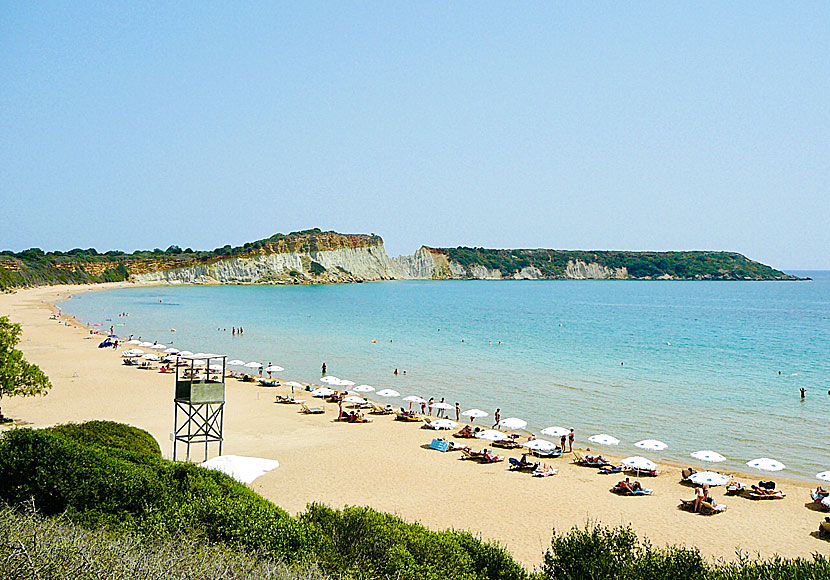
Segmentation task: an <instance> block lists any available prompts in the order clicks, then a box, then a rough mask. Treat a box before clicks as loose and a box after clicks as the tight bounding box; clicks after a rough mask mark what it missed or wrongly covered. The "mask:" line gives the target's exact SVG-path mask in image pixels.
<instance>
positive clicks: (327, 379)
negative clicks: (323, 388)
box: [320, 375, 340, 385]
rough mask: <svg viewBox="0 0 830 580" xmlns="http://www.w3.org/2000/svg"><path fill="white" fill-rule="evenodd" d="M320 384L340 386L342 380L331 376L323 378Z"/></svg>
mask: <svg viewBox="0 0 830 580" xmlns="http://www.w3.org/2000/svg"><path fill="white" fill-rule="evenodd" d="M320 382H321V383H326V384H329V385H339V384H340V379H338V378H337V377H335V376H334V375H329V376H327V377H323V378H322V379H320Z"/></svg>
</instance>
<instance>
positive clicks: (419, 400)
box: [403, 395, 427, 404]
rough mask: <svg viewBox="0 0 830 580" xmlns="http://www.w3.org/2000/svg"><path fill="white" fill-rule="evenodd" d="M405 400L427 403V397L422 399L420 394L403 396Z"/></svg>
mask: <svg viewBox="0 0 830 580" xmlns="http://www.w3.org/2000/svg"><path fill="white" fill-rule="evenodd" d="M403 400H404V401H409V402H410V403H419V404H420V403H426V402H427V401H426V399H422V398H421V397H419V396H418V395H409V396H408V397H404V398H403Z"/></svg>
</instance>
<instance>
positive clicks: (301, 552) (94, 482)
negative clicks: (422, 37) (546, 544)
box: [0, 422, 830, 580]
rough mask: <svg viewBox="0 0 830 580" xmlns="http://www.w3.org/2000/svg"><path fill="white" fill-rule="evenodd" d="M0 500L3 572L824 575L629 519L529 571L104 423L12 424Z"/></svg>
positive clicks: (802, 563)
mask: <svg viewBox="0 0 830 580" xmlns="http://www.w3.org/2000/svg"><path fill="white" fill-rule="evenodd" d="M3 503H4V504H6V505H8V506H12V507H11V508H5V509H0V578H5V577H9V578H12V577H14V578H19V577H24V578H25V577H33V578H34V577H42V578H63V577H73V578H74V577H80V578H85V577H95V578H98V577H107V578H122V577H123V578H127V577H148V578H158V577H162V576H163V577H171V578H178V577H181V578H185V577H187V578H209V577H224V578H255V577H260V578H284V579H286V580H293V579H297V580H304V579H307V578H314V579H316V578H322V577H331V578H334V577H337V578H354V579H373V578H379V579H380V578H382V579H395V580H566V579H567V580H583V579H584V580H589V579H590V580H605V579H608V580H618V579H619V580H622V579H626V580H629V579H634V580H638V579H643V580H645V579H655V580H659V579H664V578H665V579H676V578H682V579H683V580H696V579H701V580H755V579H758V580H760V579H762V578H763V579H772V580H785V579H787V580H789V579H799V580H801V579H805V580H806V579H810V580H812V579H819V578H830V561H828V559H827V558H825V557H823V556H819V555H816V556H815V557H814V558H813V559H812V560H804V559H795V560H784V559H773V560H768V561H761V562H758V561H751V560H749V559H748V558H746V559H742V560H739V561H738V562H736V563H732V564H710V563H708V562H707V561H705V560H704V559H703V558H702V557H701V555H700V554H699V553H698V552H697V551H696V550H690V549H686V548H677V547H671V548H665V549H655V548H653V547H651V546H650V545H649V544H648V543H647V542H645V541H641V540H639V539H638V538H637V537H636V535H635V534H634V533H633V532H632V531H631V530H630V529H629V528H624V527H621V528H605V527H602V526H586V527H585V528H584V529H572V530H570V531H569V532H568V533H566V534H558V533H554V536H553V540H552V542H551V547H550V549H549V550H548V551H547V553H546V554H545V556H544V564H543V565H542V567H541V568H540V569H539V570H537V571H534V572H532V573H529V572H527V571H526V570H525V569H524V568H522V567H521V566H520V565H519V564H517V563H516V561H515V560H514V559H513V558H512V557H511V556H510V555H509V554H508V553H507V552H506V551H505V550H503V549H502V548H501V547H499V546H498V545H495V544H490V543H486V542H482V541H481V540H480V539H479V538H476V537H475V536H473V535H471V534H469V533H465V532H455V531H444V532H433V531H431V530H429V529H427V528H425V527H423V526H421V525H419V524H411V523H406V522H404V521H403V520H401V519H400V518H397V517H394V516H391V515H388V514H382V513H379V512H376V511H374V510H371V509H368V508H355V507H351V508H345V509H343V510H334V509H331V508H328V507H325V506H322V505H316V504H313V505H310V506H309V507H308V509H307V511H306V512H305V513H303V514H301V515H300V516H299V517H298V518H292V517H291V516H289V515H288V514H287V513H286V512H285V511H283V510H282V509H280V508H278V507H277V506H275V505H274V504H272V503H270V502H268V501H267V500H265V499H264V498H262V497H260V496H258V495H256V494H255V493H253V492H252V491H251V490H250V489H248V488H247V487H245V486H244V485H242V484H239V483H237V482H235V481H234V480H232V479H231V478H229V477H227V476H225V475H223V474H221V473H217V472H214V471H208V470H204V469H201V468H199V467H196V466H195V465H191V464H185V463H174V462H171V461H166V460H164V459H162V458H161V457H160V454H159V450H158V444H157V443H156V442H155V441H154V440H153V438H152V437H151V436H150V435H149V434H148V433H146V432H144V431H141V430H139V429H135V428H133V427H128V426H126V425H118V424H115V423H107V422H91V423H84V424H81V425H62V426H59V427H53V428H51V429H41V430H31V429H15V430H12V431H9V432H7V433H6V434H5V435H4V436H3V437H2V438H0V504H3ZM12 508H14V509H12ZM32 508H34V510H37V512H39V513H40V514H41V515H40V516H36V515H33V513H32V511H31V510H32ZM21 510H22V511H21ZM43 516H51V518H45V519H44V517H43ZM44 530H51V531H47V532H45V533H44ZM122 560H123V561H122ZM84 566H86V568H84ZM130 566H134V567H135V568H134V569H132V570H131V569H130ZM38 570H40V571H38ZM72 570H82V572H78V573H77V574H76V573H74V572H72ZM137 570H141V571H142V572H141V574H139V573H137V572H136V571H137ZM145 570H146V572H144V571H145ZM154 570H156V571H157V570H161V571H165V570H166V571H167V573H158V572H154ZM244 570H249V573H248V575H245V573H244ZM58 571H65V572H60V573H59V572H58ZM96 571H101V572H102V574H98V573H97V572H96ZM188 571H190V572H188ZM104 572H105V573H104ZM61 574H63V575H61ZM85 574H86V575H85ZM90 574H91V575H90ZM119 574H120V575H119Z"/></svg>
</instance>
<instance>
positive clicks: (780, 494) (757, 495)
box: [741, 490, 787, 500]
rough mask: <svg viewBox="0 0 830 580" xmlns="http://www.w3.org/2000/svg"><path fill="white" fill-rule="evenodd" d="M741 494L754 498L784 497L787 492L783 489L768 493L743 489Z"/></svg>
mask: <svg viewBox="0 0 830 580" xmlns="http://www.w3.org/2000/svg"><path fill="white" fill-rule="evenodd" d="M741 495H742V496H743V497H746V498H749V499H755V500H767V499H784V498H785V497H787V494H786V493H784V492H783V491H770V492H768V493H759V492H757V491H752V490H744V492H743V493H742V494H741Z"/></svg>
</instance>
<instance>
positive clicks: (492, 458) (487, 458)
mask: <svg viewBox="0 0 830 580" xmlns="http://www.w3.org/2000/svg"><path fill="white" fill-rule="evenodd" d="M481 453H482V455H481V457H480V461H481V462H482V463H498V462H499V461H504V457H502V456H501V455H493V454H492V453H488V452H487V450H486V449H485V450H484V451H482V452H481Z"/></svg>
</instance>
